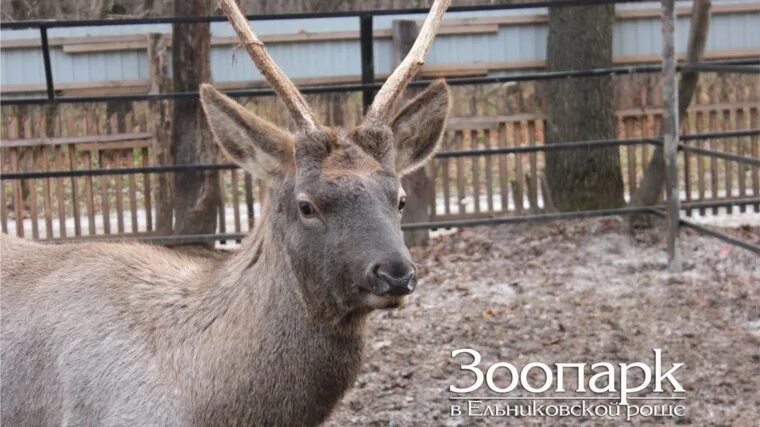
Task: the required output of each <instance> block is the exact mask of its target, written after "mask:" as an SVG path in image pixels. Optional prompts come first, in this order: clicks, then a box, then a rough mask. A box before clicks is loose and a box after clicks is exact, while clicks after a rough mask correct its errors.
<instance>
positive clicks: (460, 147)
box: [454, 131, 467, 214]
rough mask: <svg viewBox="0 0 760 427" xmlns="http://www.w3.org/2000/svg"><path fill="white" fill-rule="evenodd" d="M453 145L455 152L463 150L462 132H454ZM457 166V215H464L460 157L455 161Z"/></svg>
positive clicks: (462, 163)
mask: <svg viewBox="0 0 760 427" xmlns="http://www.w3.org/2000/svg"><path fill="white" fill-rule="evenodd" d="M454 143H455V144H456V149H457V150H464V133H463V131H456V132H454ZM456 164H457V212H458V213H459V214H463V213H465V211H466V209H465V206H464V204H463V203H462V201H463V200H464V198H465V197H467V195H466V193H465V190H464V189H465V185H464V175H465V171H464V159H463V158H462V157H457V160H456Z"/></svg>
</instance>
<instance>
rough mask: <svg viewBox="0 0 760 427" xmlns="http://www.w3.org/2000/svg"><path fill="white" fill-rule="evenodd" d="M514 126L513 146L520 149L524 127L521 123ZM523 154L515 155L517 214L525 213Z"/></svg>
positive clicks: (514, 186) (512, 124) (514, 185)
mask: <svg viewBox="0 0 760 427" xmlns="http://www.w3.org/2000/svg"><path fill="white" fill-rule="evenodd" d="M511 126H512V138H513V139H512V146H513V147H520V146H521V145H522V125H521V123H511ZM523 179H524V175H523V153H515V181H514V184H513V185H512V189H513V190H514V194H513V197H514V199H515V209H516V211H517V213H522V212H523V208H524V205H523V201H524V196H525V192H524V191H523Z"/></svg>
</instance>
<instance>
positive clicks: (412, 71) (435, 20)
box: [365, 0, 451, 122]
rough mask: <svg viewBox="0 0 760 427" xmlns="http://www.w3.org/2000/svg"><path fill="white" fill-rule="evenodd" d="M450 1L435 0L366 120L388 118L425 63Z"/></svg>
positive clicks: (378, 94)
mask: <svg viewBox="0 0 760 427" xmlns="http://www.w3.org/2000/svg"><path fill="white" fill-rule="evenodd" d="M450 3H451V0H435V2H434V3H433V6H432V7H431V8H430V13H428V16H427V18H425V23H424V24H422V29H421V30H420V34H419V35H418V36H417V40H415V41H414V45H412V48H411V49H410V50H409V53H408V54H407V55H406V57H405V58H404V60H403V61H401V63H400V64H399V65H398V67H396V69H395V70H394V71H393V73H392V74H391V75H390V77H388V80H386V81H385V84H384V85H383V87H381V88H380V90H379V91H378V92H377V95H376V96H375V101H374V102H372V106H371V107H370V108H369V111H368V112H367V116H366V118H365V120H366V121H381V122H382V121H385V120H386V119H387V118H388V116H389V114H390V112H391V110H393V106H394V105H395V104H396V101H397V100H398V98H399V97H400V96H401V92H403V90H404V88H405V87H406V85H408V84H409V82H410V81H412V79H413V78H414V76H415V75H416V74H417V72H418V71H419V70H420V68H422V64H424V63H425V54H426V53H427V51H428V50H429V49H430V46H432V45H433V40H435V34H436V33H437V32H438V27H439V26H440V25H441V19H442V18H443V13H444V12H445V11H446V9H448V8H449V4H450Z"/></svg>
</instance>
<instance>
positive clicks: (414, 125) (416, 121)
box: [391, 80, 450, 176]
mask: <svg viewBox="0 0 760 427" xmlns="http://www.w3.org/2000/svg"><path fill="white" fill-rule="evenodd" d="M449 98H450V96H449V86H448V85H447V84H446V82H445V81H443V80H436V81H434V82H433V83H431V84H430V86H428V88H427V89H425V91H424V92H422V93H421V94H419V95H418V96H417V97H416V98H414V99H413V100H411V101H410V102H409V103H408V104H406V106H405V107H404V108H403V109H402V110H401V111H400V112H399V113H398V115H397V116H396V117H395V118H394V119H393V123H392V125H391V127H392V129H393V137H394V140H395V144H396V170H397V171H398V173H399V175H402V176H403V175H406V174H408V173H409V172H412V171H414V170H415V169H417V168H418V167H420V166H422V165H423V164H425V162H426V161H427V160H428V159H430V157H431V156H432V155H433V154H434V153H435V152H436V150H437V149H438V143H439V142H440V140H441V136H442V135H443V131H444V129H445V128H446V119H447V118H448V115H449V103H450V101H449Z"/></svg>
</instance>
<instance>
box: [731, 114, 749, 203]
mask: <svg viewBox="0 0 760 427" xmlns="http://www.w3.org/2000/svg"><path fill="white" fill-rule="evenodd" d="M731 118H732V119H733V123H732V126H731V128H732V129H737V130H739V129H746V128H747V126H746V125H745V117H744V111H743V110H742V109H732V110H731ZM736 154H738V155H739V156H744V155H746V153H745V152H744V138H737V139H736ZM747 169H748V166H747V165H745V164H743V163H738V162H737V163H736V174H737V175H738V176H737V178H738V181H739V197H740V198H745V197H747V181H746V180H747ZM746 211H747V206H745V205H741V206H739V212H742V213H744V212H746Z"/></svg>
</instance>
